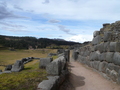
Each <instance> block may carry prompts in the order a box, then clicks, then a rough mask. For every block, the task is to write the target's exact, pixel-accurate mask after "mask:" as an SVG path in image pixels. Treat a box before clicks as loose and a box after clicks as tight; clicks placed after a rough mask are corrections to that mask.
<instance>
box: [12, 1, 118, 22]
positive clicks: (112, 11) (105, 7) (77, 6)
mask: <svg viewBox="0 0 120 90" xmlns="http://www.w3.org/2000/svg"><path fill="white" fill-rule="evenodd" d="M12 1H14V3H15V0H12ZM46 1H49V0H45V1H44V0H36V1H32V0H31V1H30V0H24V1H23V0H22V1H21V0H19V1H18V0H17V1H16V2H20V3H18V4H20V5H19V6H21V8H24V9H26V10H33V11H35V13H37V14H44V13H48V14H49V15H50V16H52V17H54V18H56V19H76V20H89V19H90V20H101V19H102V20H104V19H106V20H116V19H119V16H120V9H118V8H120V6H119V5H120V1H119V0H111V1H110V0H51V1H50V2H49V3H48V4H43V2H46ZM21 2H22V3H21Z"/></svg>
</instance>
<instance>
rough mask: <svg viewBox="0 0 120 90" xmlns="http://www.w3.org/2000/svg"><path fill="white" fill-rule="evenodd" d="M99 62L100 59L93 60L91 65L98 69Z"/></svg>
mask: <svg viewBox="0 0 120 90" xmlns="http://www.w3.org/2000/svg"><path fill="white" fill-rule="evenodd" d="M99 64H100V61H94V63H93V67H94V68H95V69H96V70H98V69H99Z"/></svg>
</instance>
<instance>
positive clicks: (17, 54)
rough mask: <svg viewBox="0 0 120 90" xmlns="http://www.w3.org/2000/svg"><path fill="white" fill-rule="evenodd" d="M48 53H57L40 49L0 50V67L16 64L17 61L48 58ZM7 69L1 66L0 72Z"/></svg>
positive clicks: (52, 50)
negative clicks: (29, 58)
mask: <svg viewBox="0 0 120 90" xmlns="http://www.w3.org/2000/svg"><path fill="white" fill-rule="evenodd" d="M48 53H56V50H54V49H39V50H16V51H10V50H0V65H9V64H14V63H15V62H16V60H21V59H22V58H26V57H38V58H44V57H47V55H48ZM4 68H5V67H3V66H0V70H1V69H2V70H4Z"/></svg>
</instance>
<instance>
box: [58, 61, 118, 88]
mask: <svg viewBox="0 0 120 90" xmlns="http://www.w3.org/2000/svg"><path fill="white" fill-rule="evenodd" d="M69 69H70V75H69V78H68V79H67V80H66V82H65V83H64V84H63V85H62V86H61V88H60V90H120V86H119V85H117V84H115V83H113V82H112V81H109V80H107V79H105V78H104V77H103V76H101V75H100V74H99V73H98V72H96V71H94V70H93V69H92V68H90V67H87V66H85V65H83V64H81V63H78V62H74V61H71V62H70V63H69Z"/></svg>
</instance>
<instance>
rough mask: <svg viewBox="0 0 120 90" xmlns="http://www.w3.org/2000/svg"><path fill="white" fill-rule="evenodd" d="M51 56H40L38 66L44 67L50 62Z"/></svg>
mask: <svg viewBox="0 0 120 90" xmlns="http://www.w3.org/2000/svg"><path fill="white" fill-rule="evenodd" d="M52 60H53V58H40V65H39V68H46V66H47V65H48V64H50V62H52Z"/></svg>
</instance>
